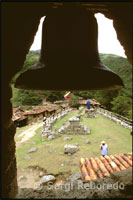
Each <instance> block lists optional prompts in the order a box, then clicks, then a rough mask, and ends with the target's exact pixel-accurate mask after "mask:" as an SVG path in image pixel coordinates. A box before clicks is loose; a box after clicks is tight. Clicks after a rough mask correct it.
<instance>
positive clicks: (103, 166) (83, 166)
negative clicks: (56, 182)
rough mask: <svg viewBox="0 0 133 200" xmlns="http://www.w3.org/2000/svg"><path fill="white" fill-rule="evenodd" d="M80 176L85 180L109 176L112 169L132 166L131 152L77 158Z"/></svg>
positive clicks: (118, 169)
mask: <svg viewBox="0 0 133 200" xmlns="http://www.w3.org/2000/svg"><path fill="white" fill-rule="evenodd" d="M79 167H80V170H81V177H82V179H83V180H85V181H90V180H95V179H97V178H103V177H106V176H110V174H111V173H112V172H113V171H121V170H126V169H127V168H129V167H132V154H131V153H127V154H119V155H116V154H115V155H114V156H113V155H110V156H107V155H106V156H105V157H103V156H100V158H90V159H89V158H81V159H80V160H79Z"/></svg>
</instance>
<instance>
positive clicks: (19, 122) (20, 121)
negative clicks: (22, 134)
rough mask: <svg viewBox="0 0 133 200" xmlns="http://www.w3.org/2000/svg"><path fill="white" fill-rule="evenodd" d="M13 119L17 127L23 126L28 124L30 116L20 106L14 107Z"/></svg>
mask: <svg viewBox="0 0 133 200" xmlns="http://www.w3.org/2000/svg"><path fill="white" fill-rule="evenodd" d="M12 121H13V122H14V124H15V125H16V126H17V127H22V126H26V125H27V124H28V117H27V116H25V112H24V111H23V110H22V109H20V108H19V107H18V108H13V116H12Z"/></svg>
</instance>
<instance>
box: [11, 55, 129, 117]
mask: <svg viewBox="0 0 133 200" xmlns="http://www.w3.org/2000/svg"><path fill="white" fill-rule="evenodd" d="M100 57H101V60H102V62H103V63H104V64H105V65H106V66H108V67H109V68H110V69H112V70H113V71H114V72H116V73H117V74H118V75H119V76H120V77H121V78H122V80H123V82H124V85H125V88H123V89H120V90H114V91H108V90H102V91H100V90H99V91H88V92H87V91H78V92H77V91H75V92H72V93H73V95H72V97H71V98H73V102H75V104H74V103H73V105H78V96H81V97H84V99H88V98H95V99H96V100H97V101H99V102H100V103H101V104H103V105H104V106H105V107H106V108H107V109H108V110H110V111H113V112H116V113H118V114H121V115H123V116H125V117H128V118H130V119H131V117H132V66H131V64H130V63H129V62H128V60H127V59H125V58H123V57H120V56H116V55H112V54H100ZM38 58H39V52H29V54H28V55H27V59H26V61H25V63H24V66H23V69H22V71H21V72H24V71H26V70H27V69H29V68H31V67H33V66H35V64H36V62H37V60H38ZM19 74H20V73H18V74H17V75H16V76H15V77H14V78H13V79H12V82H11V84H12V88H13V98H12V102H13V107H17V106H19V105H20V106H21V105H29V106H32V105H41V103H42V97H43V96H45V97H46V100H48V101H52V102H54V101H55V100H63V98H64V94H65V92H66V91H62V92H59V91H58V92H57V91H53V92H51V91H35V90H34V91H33V90H32V91H31V90H22V89H17V88H14V83H15V80H16V78H17V77H18V76H19ZM71 100H72V99H71Z"/></svg>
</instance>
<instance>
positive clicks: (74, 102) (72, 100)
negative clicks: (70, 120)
mask: <svg viewBox="0 0 133 200" xmlns="http://www.w3.org/2000/svg"><path fill="white" fill-rule="evenodd" d="M69 106H71V107H73V108H77V109H78V108H79V106H80V104H79V98H78V96H76V95H74V94H73V93H72V94H71V96H70V97H69Z"/></svg>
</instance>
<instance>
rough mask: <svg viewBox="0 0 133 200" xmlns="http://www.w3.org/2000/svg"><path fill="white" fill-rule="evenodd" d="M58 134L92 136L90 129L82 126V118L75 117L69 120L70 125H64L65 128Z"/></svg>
mask: <svg viewBox="0 0 133 200" xmlns="http://www.w3.org/2000/svg"><path fill="white" fill-rule="evenodd" d="M58 132H59V133H61V134H68V135H72V134H73V135H82V134H90V129H89V128H88V127H87V126H84V125H82V124H80V116H74V117H72V118H70V119H69V124H65V123H63V126H62V127H61V128H60V129H59V130H58Z"/></svg>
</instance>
